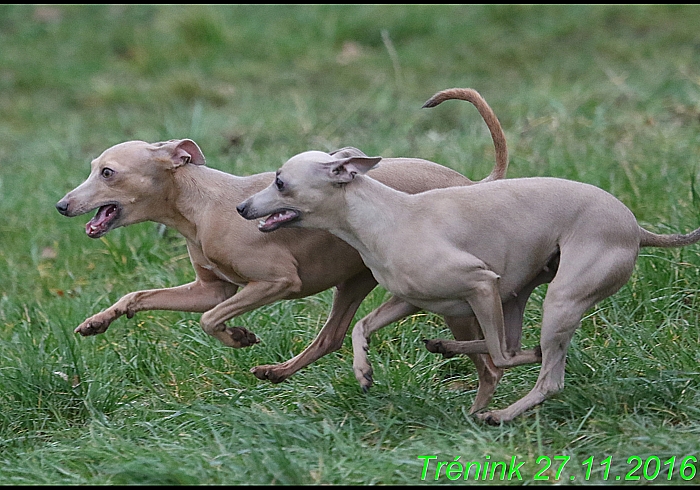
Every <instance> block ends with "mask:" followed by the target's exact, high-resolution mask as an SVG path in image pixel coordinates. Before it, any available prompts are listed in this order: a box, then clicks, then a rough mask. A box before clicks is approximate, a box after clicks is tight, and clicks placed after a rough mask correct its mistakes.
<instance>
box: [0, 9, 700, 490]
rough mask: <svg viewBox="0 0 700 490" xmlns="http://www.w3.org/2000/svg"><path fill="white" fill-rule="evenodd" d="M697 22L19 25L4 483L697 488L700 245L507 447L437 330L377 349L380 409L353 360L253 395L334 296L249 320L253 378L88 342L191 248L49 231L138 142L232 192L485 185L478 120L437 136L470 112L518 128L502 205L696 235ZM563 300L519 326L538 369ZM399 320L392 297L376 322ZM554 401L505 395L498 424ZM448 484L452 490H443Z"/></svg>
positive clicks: (630, 15) (631, 303) (2, 213)
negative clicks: (314, 167)
mask: <svg viewBox="0 0 700 490" xmlns="http://www.w3.org/2000/svg"><path fill="white" fill-rule="evenodd" d="M699 22H700V8H698V7H697V6H508V5H502V6H472V5H464V6H391V5H382V6H323V5H320V6H284V5H282V6H280V5H275V6H256V5H250V6H197V5H195V6H128V5H125V6H80V5H67V6H27V5H2V6H0V483H4V484H147V483H150V484H248V483H250V484H270V483H277V484H312V483H322V484H411V483H421V479H420V477H421V471H422V467H423V460H421V459H419V456H422V455H435V456H436V459H437V461H447V462H453V461H454V460H455V458H457V457H458V456H459V457H460V460H459V461H461V462H467V461H480V462H483V461H486V460H487V458H488V460H490V461H508V462H510V461H511V458H513V457H516V458H517V461H519V462H524V463H525V464H524V466H523V467H522V469H521V475H522V478H523V482H518V481H506V482H505V483H547V484H551V483H554V476H555V474H556V469H557V468H556V465H557V464H558V461H556V460H555V464H553V465H552V467H551V468H550V469H549V470H548V471H546V472H544V473H542V474H541V476H544V477H548V478H549V481H540V480H535V476H536V474H537V472H538V471H539V470H540V469H542V468H543V467H544V463H542V462H539V463H538V458H539V457H540V456H548V457H550V458H553V457H555V456H569V457H570V458H571V460H570V461H569V462H568V463H567V465H566V467H565V468H564V470H563V472H562V474H561V475H560V476H561V477H562V480H561V481H562V482H570V481H571V477H572V476H573V477H575V481H574V482H575V483H581V484H585V483H589V484H591V483H611V482H615V481H616V480H615V476H622V480H621V482H625V480H624V477H625V475H626V474H627V473H628V472H629V471H630V470H632V469H633V468H634V465H633V462H630V463H628V462H627V460H628V458H629V457H631V456H639V457H640V458H641V460H642V461H643V462H645V461H650V463H649V466H648V474H649V475H652V474H653V469H654V467H653V464H654V463H653V461H654V460H653V457H654V456H656V457H658V458H659V459H660V462H661V463H662V464H663V463H664V462H665V461H667V460H669V458H671V457H675V458H676V468H675V471H674V474H673V477H672V479H671V481H670V482H669V481H668V480H667V479H666V474H667V468H668V465H666V466H662V470H661V472H660V474H659V475H658V476H657V477H655V478H653V479H652V480H651V481H647V480H646V479H645V477H644V476H643V471H642V468H640V469H639V470H637V471H636V472H635V473H634V474H633V475H632V476H641V480H640V481H638V482H637V483H649V482H653V483H676V484H683V483H695V484H698V483H700V463H696V464H695V466H694V467H695V468H696V469H697V471H698V472H696V473H695V476H694V477H693V478H691V479H689V480H687V481H686V480H685V479H683V478H681V476H680V475H679V473H678V469H679V466H680V464H681V460H682V458H684V457H685V456H688V455H694V456H695V457H697V458H699V459H700V453H698V443H697V441H698V437H700V350H699V349H698V346H699V345H700V327H699V326H698V324H699V323H700V322H699V318H698V312H699V311H700V303H699V302H698V295H697V291H698V288H699V286H700V255H699V253H698V250H700V249H698V247H697V246H692V247H687V248H685V249H680V250H678V249H676V250H661V249H644V250H643V251H642V254H641V256H640V259H639V261H638V264H637V268H636V270H635V274H634V275H633V277H632V279H631V280H630V281H629V283H628V284H627V285H626V286H625V287H623V288H622V290H621V291H620V292H618V293H617V294H616V295H614V296H613V297H612V298H609V299H607V300H605V301H603V302H601V303H600V304H599V305H597V306H596V308H594V309H593V310H591V311H590V312H589V313H588V314H587V316H586V317H585V319H584V321H583V325H582V327H581V329H580V330H579V331H578V332H577V334H576V335H575V337H574V341H573V343H572V346H571V348H570V350H569V355H568V362H567V375H566V387H565V388H564V391H563V392H562V393H560V394H558V395H557V396H556V397H554V398H552V399H550V400H548V401H546V402H545V403H544V404H543V405H542V406H540V407H538V408H536V409H533V410H532V411H530V412H528V413H526V414H525V415H524V416H522V417H519V418H518V419H517V420H516V421H515V422H513V423H512V424H509V425H506V426H503V427H488V426H485V425H483V424H481V423H479V422H478V421H475V420H474V419H473V418H471V417H470V416H468V415H467V410H468V408H469V406H470V405H471V403H472V401H473V397H474V394H475V389H476V381H477V378H476V375H475V374H474V370H473V366H472V364H471V362H470V361H469V360H468V359H466V358H453V359H449V360H444V359H441V358H439V357H437V356H434V355H432V354H429V353H428V352H427V351H426V350H425V349H424V348H423V344H422V342H421V339H422V338H425V337H435V336H438V335H443V336H447V330H446V328H445V327H444V324H443V323H442V320H441V319H440V318H439V317H437V316H434V315H430V314H423V315H417V316H415V317H413V318H409V319H406V320H404V321H402V322H400V323H399V324H398V325H392V326H390V327H387V328H386V329H384V330H382V331H380V332H378V333H377V334H376V335H375V336H374V337H373V339H372V343H371V346H370V347H371V349H370V359H371V361H372V363H373V366H374V378H375V386H374V387H373V388H372V390H370V392H369V393H368V394H363V393H362V392H361V390H360V389H359V387H358V385H357V382H356V381H355V379H354V376H353V374H352V352H351V346H350V342H349V339H347V341H346V343H345V345H344V347H343V348H342V349H341V350H340V351H339V352H337V353H333V354H331V355H329V356H327V357H325V358H322V359H320V360H319V361H317V362H316V363H315V364H313V365H311V366H309V367H308V368H307V369H305V370H303V371H301V372H299V373H297V374H296V375H295V376H293V377H292V378H291V379H289V380H288V381H287V382H285V383H282V384H280V385H272V384H269V383H267V382H261V381H258V380H257V379H256V378H255V377H254V376H253V375H252V374H250V373H249V372H248V370H249V369H250V368H251V367H253V366H255V365H258V364H267V363H276V362H281V361H284V360H286V359H288V358H289V357H291V356H293V355H295V354H296V353H298V352H300V351H301V350H302V349H303V348H304V347H305V346H306V345H307V344H308V343H309V342H310V341H311V340H312V339H313V338H314V337H315V335H316V333H317V332H318V330H319V329H320V327H321V325H322V324H323V322H324V320H325V318H326V315H327V314H328V311H329V309H330V304H331V301H332V292H331V291H326V292H324V293H321V294H319V295H317V296H315V297H309V298H305V299H301V300H297V301H286V302H279V303H276V304H273V305H268V306H265V307H262V308H260V309H258V310H256V311H253V312H250V313H248V314H246V315H244V316H242V317H241V318H238V319H237V320H236V321H235V323H236V324H239V325H245V326H246V327H248V328H250V329H251V330H253V331H255V332H256V333H257V334H258V335H259V336H260V337H261V338H262V343H261V344H259V345H256V346H254V347H253V348H249V349H242V350H231V349H229V348H226V347H224V346H222V345H221V344H219V343H218V342H217V341H216V340H214V339H212V338H210V337H209V336H207V335H206V334H205V333H204V332H202V330H201V329H200V327H199V323H198V321H199V315H196V314H189V313H177V312H142V313H139V314H137V315H136V316H135V317H134V318H133V319H131V320H127V319H125V318H124V319H120V320H118V321H117V322H116V323H115V324H113V325H112V327H111V328H110V329H109V331H108V332H107V333H105V334H104V335H100V336H96V337H89V338H82V337H79V336H76V335H75V334H73V333H72V332H73V328H75V326H77V325H78V324H79V323H80V322H81V321H82V320H83V319H85V318H87V317H88V316H90V315H91V314H93V313H95V312H97V311H99V310H100V309H103V308H105V307H107V306H109V305H110V304H111V303H112V302H114V301H116V300H117V299H118V298H119V297H121V296H122V295H123V294H125V293H127V292H130V291H133V290H136V289H145V288H153V287H166V286H172V285H177V284H182V283H184V282H186V281H189V280H191V279H192V277H193V271H192V269H191V266H190V264H189V260H188V258H187V253H186V249H185V246H184V242H183V240H182V238H181V237H179V235H177V234H176V233H175V232H173V231H172V230H166V231H165V232H163V230H161V229H159V227H158V226H157V225H155V224H153V223H143V224H139V225H134V226H132V227H129V228H125V229H117V230H114V231H113V232H111V233H110V234H108V235H107V236H106V237H104V238H102V239H100V240H90V239H89V238H87V237H86V236H85V233H84V230H83V225H84V223H85V221H86V220H87V218H84V219H83V218H76V219H73V220H69V219H66V218H64V217H62V216H60V215H59V214H58V213H57V212H56V211H55V209H54V204H55V203H56V202H57V201H58V200H59V199H60V198H61V197H62V196H63V195H64V194H65V193H66V192H67V191H68V190H70V189H72V188H73V187H75V186H76V185H78V184H79V183H80V182H82V181H83V180H84V179H85V177H86V176H87V174H88V169H89V162H90V160H91V159H92V158H94V157H96V156H97V155H99V154H100V153H101V152H102V151H103V150H104V149H106V148H108V147H109V146H112V145H114V144H116V143H119V142H122V141H126V140H130V139H141V140H146V141H162V140H167V139H172V138H186V137H187V138H192V139H194V140H195V141H197V143H198V144H199V145H200V147H201V148H202V149H203V151H204V153H205V155H206V157H207V162H208V164H209V165H210V166H212V167H214V168H218V169H220V170H223V171H226V172H231V173H236V174H240V175H247V174H252V173H257V172H262V171H269V170H274V169H276V168H278V167H279V166H280V165H281V164H282V163H283V162H284V161H285V160H286V159H287V158H289V157H290V156H292V155H294V154H295V153H297V152H300V151H303V150H307V149H319V150H331V149H335V148H339V147H342V146H348V145H352V146H357V147H359V148H361V149H362V150H364V151H365V152H366V153H368V154H373V155H383V156H417V157H422V158H426V159H430V160H433V161H436V162H439V163H442V164H444V165H447V166H449V167H452V168H454V169H456V170H458V171H460V172H462V173H464V174H465V175H467V176H469V177H470V178H473V179H480V178H482V177H483V176H486V175H487V174H488V172H489V171H490V168H491V166H492V162H493V150H492V146H491V142H490V138H489V136H488V132H487V131H486V128H485V127H484V124H483V122H482V121H481V119H480V118H479V116H478V114H477V113H476V111H475V110H474V109H473V108H472V107H471V106H469V105H468V104H462V103H458V102H454V103H448V104H444V105H442V106H440V107H439V108H436V109H431V110H421V109H420V107H421V105H422V103H423V102H424V101H425V100H427V99H428V97H430V96H431V95H432V94H433V93H435V92H437V91H438V90H441V89H444V88H450V87H473V88H475V89H477V90H479V91H480V92H481V93H482V94H483V95H484V97H485V98H486V99H487V100H488V101H489V103H490V104H491V106H492V107H493V109H494V110H495V112H496V113H497V114H498V116H499V118H500V120H501V122H502V124H503V127H504V130H505V132H506V137H507V139H508V145H509V149H510V155H511V166H510V170H509V177H519V176H534V175H547V176H556V177H564V178H570V179H575V180H579V181H583V182H588V183H591V184H594V185H598V186H600V187H602V188H604V189H606V190H608V191H610V192H611V193H613V194H614V195H616V196H617V197H618V198H620V199H621V200H622V201H623V202H624V203H625V204H627V205H628V206H629V207H630V209H632V210H633V212H634V213H635V215H636V216H637V217H638V219H639V221H640V223H642V224H643V225H644V226H645V227H647V228H648V229H650V230H652V231H656V232H664V233H675V232H687V231H689V230H691V229H694V228H696V227H697V226H699V225H700V203H699V202H698V188H697V186H698V183H697V178H698V177H697V176H698V172H699V171H700V165H699V164H700V159H699V157H700V68H699V67H700V50H699V46H700V45H699V44H698V37H697V26H698V23H699ZM240 253H245V251H240ZM544 290H545V288H544V287H541V288H540V289H538V290H537V291H536V292H535V294H534V295H533V300H532V301H531V306H530V307H529V309H528V311H527V312H526V313H527V314H526V327H525V331H524V341H525V343H526V344H528V345H533V344H534V343H536V342H537V336H538V325H539V319H540V314H541V311H540V306H541V301H542V298H543V295H544ZM385 297H386V295H385V292H384V291H382V290H381V289H377V290H375V291H374V292H373V293H372V294H371V295H370V296H369V297H368V299H367V300H366V301H365V302H364V304H363V305H362V307H361V310H360V312H359V313H358V318H359V317H360V315H362V314H366V313H368V312H369V311H371V310H372V309H373V308H375V307H377V306H378V305H379V304H381V302H382V301H383V300H384V299H385ZM537 373H538V367H537V366H523V367H519V368H514V369H511V370H509V371H508V372H507V373H506V375H505V377H504V379H503V381H502V382H501V384H500V386H499V389H498V391H497V392H496V396H495V399H494V401H493V403H492V406H494V407H503V406H506V405H507V404H509V403H512V402H513V401H515V400H516V399H518V398H520V397H521V396H523V395H524V394H525V393H527V391H528V390H529V389H530V388H531V387H532V385H533V384H534V382H535V380H536V378H537ZM591 456H593V458H594V460H593V464H592V466H591V469H592V472H591V474H590V475H589V476H588V478H586V474H585V469H586V466H585V464H584V462H585V461H586V459H587V458H589V457H591ZM608 456H610V457H611V458H612V460H611V461H612V463H611V467H610V470H609V474H608V478H607V480H606V479H605V476H604V473H603V471H604V470H605V466H604V465H601V462H603V461H604V459H605V458H607V457H608ZM434 463H435V461H434V460H433V462H432V463H431V464H432V466H431V470H430V471H429V472H428V475H427V478H426V482H434V479H433V477H434V471H435V464H434ZM685 475H686V476H689V475H690V469H689V468H686V472H685ZM439 482H442V483H451V481H450V480H449V479H447V477H446V476H445V473H444V469H443V472H442V476H441V477H440V479H439V480H438V483H439ZM498 483H502V482H501V481H498ZM630 483H634V482H630Z"/></svg>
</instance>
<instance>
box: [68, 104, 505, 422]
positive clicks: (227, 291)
mask: <svg viewBox="0 0 700 490" xmlns="http://www.w3.org/2000/svg"><path fill="white" fill-rule="evenodd" d="M453 95H454V96H455V97H456V98H462V99H464V100H468V101H469V102H471V103H473V104H474V105H475V106H476V108H477V109H478V111H479V113H480V114H481V115H482V117H483V118H484V120H485V122H486V124H487V126H488V128H489V130H490V131H491V134H492V137H493V143H494V146H495V149H496V165H495V167H494V169H493V171H492V173H491V174H490V175H489V176H488V177H487V178H486V179H484V181H489V180H496V179H500V178H502V177H503V176H504V175H505V173H506V169H507V165H508V154H507V149H506V142H505V136H504V134H503V131H502V129H501V126H500V123H499V122H498V119H497V118H496V116H495V115H494V113H493V111H492V110H491V108H490V107H489V106H488V104H487V103H486V101H484V100H483V98H482V97H481V96H480V95H479V94H478V93H477V92H475V91H473V90H466V91H463V92H460V93H458V94H453ZM335 154H336V155H337V156H344V157H347V156H352V155H360V156H362V155H364V154H363V153H362V152H360V151H359V150H356V149H354V148H345V149H342V150H339V151H338V152H336V153H335ZM327 155H328V154H327ZM328 158H332V157H331V156H330V155H328ZM204 163H205V160H204V156H203V154H202V152H201V151H200V149H199V147H198V146H197V145H196V144H195V142H194V141H192V140H188V139H184V140H172V141H167V142H163V143H155V144H149V143H146V142H143V141H129V142H126V143H121V144H118V145H116V146H113V147H111V148H109V149H107V150H106V151H105V152H104V153H102V154H101V155H100V156H99V157H97V158H96V159H95V160H93V162H92V170H91V173H90V176H89V177H88V178H87V180H86V181H85V182H84V183H83V184H81V185H80V186H78V187H77V188H76V189H74V190H73V191H71V192H69V193H68V194H67V195H66V196H65V197H64V198H63V199H61V200H60V201H59V202H58V203H57V205H56V208H57V209H58V211H59V212H60V213H61V214H63V215H65V216H69V217H70V216H78V215H81V214H84V213H87V212H89V211H91V210H94V209H98V211H97V213H96V215H95V217H94V218H92V219H91V220H90V221H89V222H88V224H87V226H86V232H87V234H88V236H90V237H92V238H98V237H100V236H103V235H104V234H105V233H107V232H108V231H110V230H112V229H114V228H116V227H119V226H127V225H129V224H132V223H138V222H142V221H156V222H159V223H163V224H165V225H167V226H169V227H172V228H175V229H176V230H178V231H179V232H180V233H181V234H182V235H183V236H184V237H185V239H186V242H187V248H188V251H189V255H190V259H191V262H192V266H193V267H194V270H195V273H196V279H195V280H194V281H193V282H191V283H189V284H184V285H182V286H177V287H173V288H166V289H152V290H146V291H136V292H132V293H129V294H127V295H125V296H124V297H122V298H121V299H120V300H119V301H117V302H116V303H115V304H114V305H112V306H110V307H109V308H107V309H106V310H104V311H102V312H100V313H97V314H96V315H93V316H91V317H90V318H88V319H86V320H85V321H84V322H83V323H81V324H80V325H79V326H78V327H77V328H76V329H75V331H76V332H77V333H80V334H81V335H84V336H86V335H96V334H100V333H103V332H105V331H106V330H107V328H108V327H109V325H110V324H111V323H112V322H113V321H114V320H116V319H117V318H119V317H120V316H122V315H127V317H128V318H131V317H132V316H133V315H134V314H135V313H136V312H139V311H145V310H177V311H190V312H202V313H204V314H203V315H202V317H201V325H202V328H203V329H204V331H206V332H207V333H208V334H210V335H212V336H214V337H216V338H217V339H219V340H220V341H221V342H223V343H224V344H225V345H227V346H230V347H246V346H249V345H251V344H254V343H256V342H258V340H257V338H256V337H255V335H254V334H252V333H251V332H249V331H248V330H246V329H244V328H242V327H227V326H226V325H225V322H226V321H227V320H230V319H232V318H234V317H237V316H239V315H241V314H243V313H245V312H248V311H251V310H253V309H256V308H258V307H260V306H262V305H266V304H270V303H272V302H274V301H277V300H280V299H292V298H301V297H304V296H308V295H311V294H315V293H318V292H320V291H323V290H326V289H328V288H330V287H333V286H336V293H335V297H334V301H333V307H332V311H331V313H330V316H329V317H328V320H327V321H326V324H325V325H324V326H323V329H322V330H321V331H320V333H319V335H318V336H317V338H316V339H315V340H314V341H313V343H312V344H311V345H310V346H309V347H308V348H306V349H305V350H304V351H303V352H302V353H300V354H299V355H297V356H296V357H294V358H293V359H291V360H289V361H287V362H285V363H282V364H279V365H276V366H258V367H256V368H254V369H253V370H252V371H253V373H254V374H255V375H256V376H257V377H258V378H260V379H269V380H270V381H273V382H281V381H283V380H285V379H286V378H288V377H289V376H291V375H292V374H293V373H295V372H296V371H298V370H299V369H301V368H303V367H305V366H307V365H308V364H310V363H312V362H314V361H315V360H316V359H318V358H320V357H321V356H323V355H325V354H327V353H329V352H332V351H335V350H337V349H339V348H340V347H341V346H342V342H343V338H344V337H345V334H346V332H347V329H348V327H349V325H350V322H351V321H352V318H353V316H354V314H355V312H356V310H357V308H358V307H359V305H360V303H361V302H362V300H363V299H364V298H365V296H366V295H367V294H368V293H369V292H370V291H371V290H372V289H373V288H374V287H375V285H376V281H375V280H374V278H373V277H372V274H371V272H370V271H369V270H368V269H367V268H366V267H365V266H364V265H363V263H362V260H361V258H360V256H359V255H358V254H357V252H356V251H355V250H353V249H352V248H351V247H350V246H348V245H347V244H346V243H345V242H343V241H342V240H340V239H338V238H336V237H334V236H332V235H331V234H329V233H326V232H321V231H312V232H309V231H307V230H283V231H280V232H279V233H276V234H274V235H263V234H262V233H260V232H259V231H258V230H257V228H256V226H255V224H254V223H250V222H248V221H246V220H244V219H242V218H241V217H240V216H238V214H237V213H236V212H235V206H236V204H237V203H239V202H240V201H242V200H243V199H246V198H247V197H249V196H251V195H252V194H254V193H255V192H257V191H259V190H261V189H263V188H264V187H266V186H267V185H268V184H269V183H270V182H272V181H274V179H275V175H274V173H272V172H268V173H263V174H258V175H252V176H249V177H237V176H234V175H231V174H227V173H224V172H220V171H217V170H214V169H211V168H208V167H206V166H205V165H204ZM372 175H373V176H374V177H375V178H376V179H378V180H380V181H382V182H384V183H386V184H387V185H390V186H392V187H394V188H396V189H399V190H401V191H403V192H408V193H416V192H422V191H425V190H428V189H433V188H438V187H449V186H461V185H469V184H471V183H472V182H471V181H470V180H469V179H467V178H466V177H464V176H462V175H461V174H459V173H458V172H455V171H454V170H450V169H448V168H446V167H443V166H441V165H438V164H435V163H432V162H429V161H426V160H422V159H416V158H396V159H386V160H384V162H383V164H382V168H380V169H377V170H376V171H372ZM239 289H240V291H239ZM415 311H416V309H415V308H414V307H413V306H412V305H410V304H407V303H405V302H404V301H401V300H399V299H391V300H390V301H388V302H387V303H386V304H385V305H383V306H382V307H380V308H379V309H378V310H377V312H375V313H374V314H373V316H372V317H371V318H370V319H367V320H365V321H364V324H366V325H368V327H369V328H373V329H376V328H380V327H381V326H383V322H391V321H395V320H398V319H401V318H403V317H404V316H406V315H408V314H410V313H413V312H415ZM448 325H449V326H450V328H451V329H452V330H453V331H454V332H455V336H456V338H457V339H473V338H479V335H480V333H479V328H478V325H476V323H474V322H473V321H472V320H470V319H466V320H465V319H457V318H455V319H454V320H450V319H448ZM472 359H473V360H474V362H475V364H476V366H477V370H478V373H479V379H480V383H479V395H478V396H477V398H478V399H479V400H480V403H482V404H483V403H487V402H488V400H489V399H490V398H491V395H492V393H493V390H494V389H495V385H496V383H497V382H498V380H499V379H500V377H501V375H502V371H501V370H500V369H497V368H495V367H494V366H493V365H492V364H491V363H490V360H489V359H488V356H481V355H477V356H472ZM477 408H478V407H477Z"/></svg>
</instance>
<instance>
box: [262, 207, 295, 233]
mask: <svg viewBox="0 0 700 490" xmlns="http://www.w3.org/2000/svg"><path fill="white" fill-rule="evenodd" d="M294 215H295V213H294V212H293V211H281V212H279V213H274V214H271V215H270V216H268V217H267V219H266V220H265V222H264V223H263V224H262V225H261V226H260V228H261V229H263V230H264V229H268V228H271V227H273V226H275V225H277V224H279V223H284V222H285V221H288V220H289V219H290V218H292V217H294Z"/></svg>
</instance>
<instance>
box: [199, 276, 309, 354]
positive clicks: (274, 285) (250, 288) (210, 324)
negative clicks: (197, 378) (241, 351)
mask: <svg viewBox="0 0 700 490" xmlns="http://www.w3.org/2000/svg"><path fill="white" fill-rule="evenodd" d="M300 289H301V280H300V279H299V278H298V277H295V278H289V279H280V280H278V281H253V282H249V283H248V284H246V285H245V286H244V287H243V288H242V289H241V290H240V291H239V292H238V293H236V294H235V295H233V296H232V297H230V298H229V299H227V300H226V301H224V302H222V303H220V304H217V305H216V306H215V307H214V308H212V309H211V310H209V311H207V312H206V313H204V314H203V315H202V318H201V321H200V323H201V325H202V329H203V330H204V331H205V332H206V333H208V334H209V335H211V336H212V337H215V338H217V339H219V340H220V341H221V342H222V343H223V344H224V345H227V346H229V347H235V348H239V347H248V346H249V345H253V344H256V343H258V342H259V340H258V339H257V338H256V337H255V335H254V334H253V333H252V332H249V331H248V330H246V329H244V328H242V327H227V326H226V324H225V322H226V321H227V320H230V319H231V318H234V317H237V316H239V315H242V314H243V313H247V312H249V311H252V310H254V309H256V308H260V307H261V306H264V305H268V304H270V303H273V302H275V301H277V300H280V299H285V298H287V297H289V296H290V295H294V294H296V293H298V292H299V291H300Z"/></svg>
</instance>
